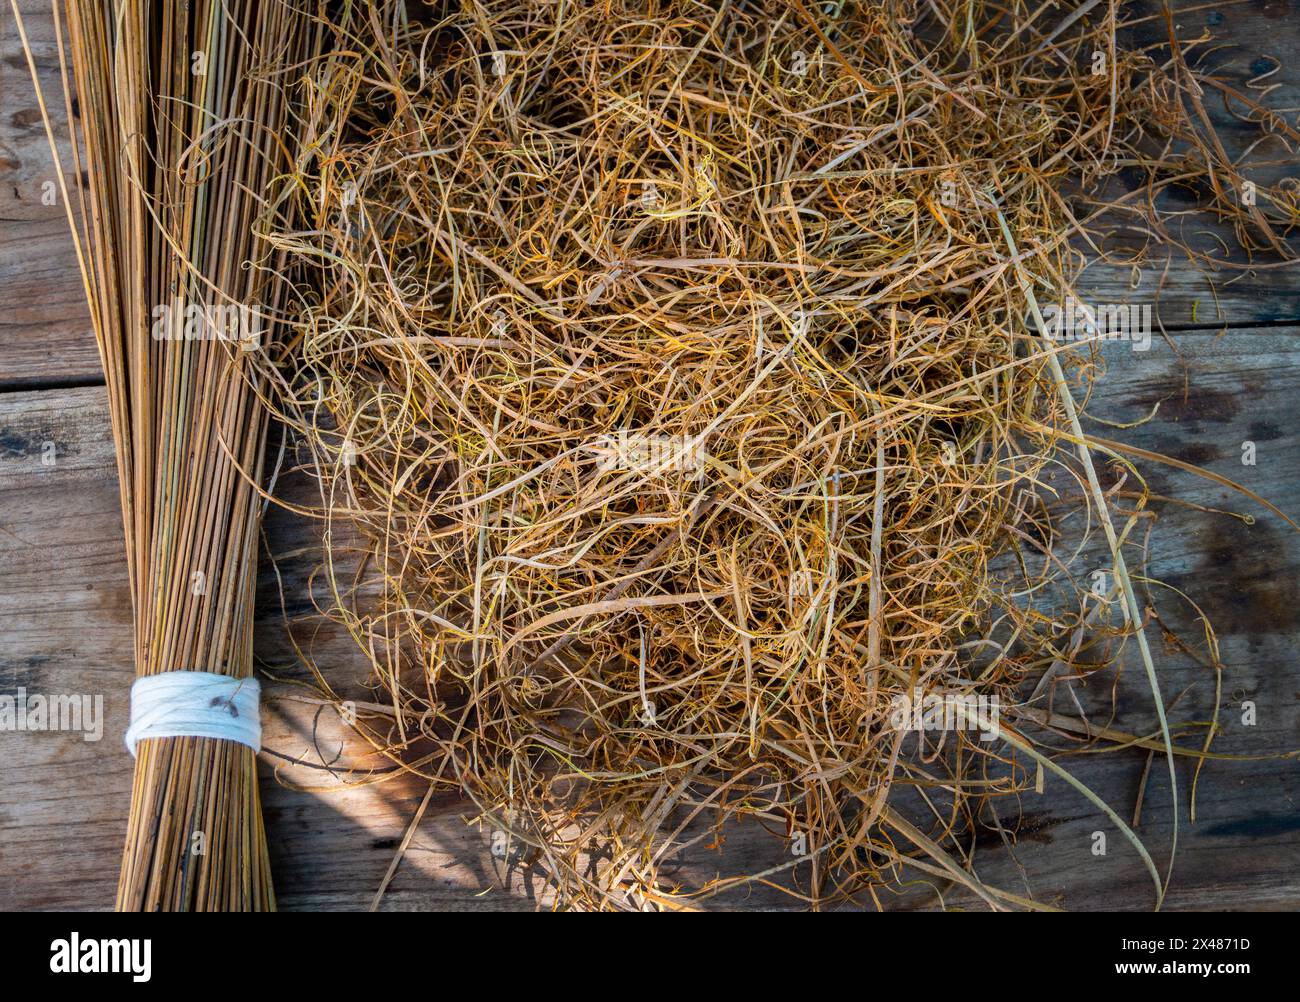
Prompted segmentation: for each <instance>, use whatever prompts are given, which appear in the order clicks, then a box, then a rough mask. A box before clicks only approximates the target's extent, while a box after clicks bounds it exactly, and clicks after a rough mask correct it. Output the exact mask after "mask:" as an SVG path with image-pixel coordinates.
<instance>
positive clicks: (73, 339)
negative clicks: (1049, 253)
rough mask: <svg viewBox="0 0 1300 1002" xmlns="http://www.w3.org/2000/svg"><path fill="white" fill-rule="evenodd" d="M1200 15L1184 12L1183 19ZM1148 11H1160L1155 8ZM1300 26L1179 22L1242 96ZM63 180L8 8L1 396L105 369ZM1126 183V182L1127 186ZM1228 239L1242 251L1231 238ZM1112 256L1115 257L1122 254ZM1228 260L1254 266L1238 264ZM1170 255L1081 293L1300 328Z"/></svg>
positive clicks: (1264, 14)
mask: <svg viewBox="0 0 1300 1002" xmlns="http://www.w3.org/2000/svg"><path fill="white" fill-rule="evenodd" d="M1200 6H1202V5H1201V4H1199V3H1191V2H1181V3H1176V4H1174V7H1175V9H1180V8H1183V7H1200ZM1145 7H1146V8H1148V9H1150V10H1158V9H1159V5H1158V4H1155V3H1150V2H1148V3H1146V4H1145ZM19 8H20V10H22V12H23V20H24V24H25V25H26V30H27V35H28V39H29V41H30V42H31V44H32V49H33V55H34V56H35V60H36V63H37V67H38V71H39V75H40V80H41V85H42V88H43V91H44V93H45V95H46V101H47V104H48V106H49V108H50V111H51V114H52V117H53V120H54V122H55V125H56V131H57V139H58V142H59V145H60V151H61V152H60V156H61V158H62V160H63V161H64V163H65V166H70V164H71V161H70V159H69V157H68V141H67V128H66V124H67V114H66V112H65V110H64V107H63V102H62V98H61V90H60V82H59V72H58V55H57V49H56V47H55V42H54V38H55V33H54V24H53V19H52V17H51V14H50V3H49V0H20V3H19ZM1296 16H1300V8H1298V7H1297V5H1296V4H1295V3H1293V2H1290V0H1269V2H1263V3H1259V2H1252V3H1250V4H1246V5H1241V6H1237V7H1229V8H1225V9H1224V10H1223V11H1210V10H1196V11H1194V12H1193V13H1190V14H1188V15H1186V16H1185V17H1180V18H1179V21H1178V23H1179V27H1180V31H1181V33H1182V37H1184V38H1185V39H1192V38H1196V37H1198V36H1199V35H1200V34H1201V32H1203V31H1209V32H1212V33H1213V34H1214V35H1215V36H1216V37H1218V38H1219V39H1220V40H1221V41H1222V42H1223V43H1224V44H1223V45H1222V47H1220V48H1219V49H1216V50H1215V52H1214V53H1213V55H1212V56H1209V57H1207V59H1208V65H1211V66H1213V67H1215V68H1217V69H1219V70H1221V72H1222V73H1223V74H1224V76H1225V77H1226V78H1227V79H1228V80H1230V81H1231V82H1232V85H1233V86H1234V87H1235V88H1237V89H1238V90H1240V91H1242V92H1243V93H1250V94H1255V95H1257V94H1258V92H1257V91H1256V90H1252V89H1251V87H1250V86H1249V81H1250V80H1251V79H1252V78H1254V77H1257V76H1259V75H1260V74H1262V73H1265V72H1268V71H1270V70H1272V69H1273V68H1274V66H1275V64H1274V63H1273V62H1271V61H1270V60H1268V58H1267V55H1269V54H1271V55H1275V56H1279V57H1285V56H1286V55H1288V54H1289V53H1291V52H1293V51H1294V50H1295V48H1296V46H1297V37H1296V35H1295V33H1294V31H1293V30H1292V32H1291V34H1290V35H1289V36H1288V34H1287V26H1288V25H1292V26H1293V25H1294V23H1295V22H1294V21H1288V18H1294V17H1296ZM1161 30H1163V28H1162V26H1161V25H1160V24H1159V23H1157V22H1155V21H1151V22H1148V23H1146V24H1143V25H1141V26H1140V29H1139V30H1137V31H1135V33H1134V35H1135V42H1137V43H1144V42H1150V41H1151V40H1153V39H1154V38H1155V37H1156V36H1157V35H1158V33H1159V31H1161ZM1268 83H1269V84H1276V85H1277V89H1276V90H1275V91H1274V92H1273V93H1272V95H1271V97H1270V103H1271V104H1272V105H1274V106H1275V107H1278V108H1282V109H1288V110H1287V111H1286V112H1285V114H1284V117H1285V119H1286V121H1288V122H1289V123H1290V125H1291V126H1292V127H1293V128H1295V127H1297V125H1300V116H1298V115H1297V113H1296V109H1297V108H1298V107H1300V68H1297V66H1296V64H1295V62H1294V61H1287V60H1286V59H1283V61H1282V63H1281V67H1280V69H1279V70H1278V72H1277V73H1276V74H1274V75H1273V76H1271V77H1270V78H1269V79H1268ZM1206 109H1207V111H1208V112H1209V113H1210V115H1211V117H1212V119H1213V120H1214V122H1215V125H1216V128H1217V129H1218V130H1219V132H1220V136H1221V139H1222V140H1223V144H1224V147H1225V149H1226V150H1227V152H1228V154H1229V155H1230V156H1233V157H1239V156H1241V155H1242V154H1243V153H1244V152H1245V151H1246V149H1247V148H1248V146H1249V144H1250V143H1252V142H1253V141H1254V140H1255V139H1256V138H1258V130H1257V129H1256V128H1255V127H1254V126H1252V125H1249V124H1247V123H1245V122H1244V121H1243V120H1242V118H1243V114H1244V108H1243V107H1242V106H1241V105H1240V103H1239V102H1233V101H1231V100H1228V99H1225V97H1224V96H1223V95H1221V94H1212V95H1208V96H1207V98H1206ZM75 112H76V109H75V107H74V113H75ZM1254 156H1255V158H1256V159H1258V160H1261V161H1263V160H1271V161H1274V164H1273V166H1271V167H1268V168H1262V169H1261V170H1260V171H1259V172H1258V182H1259V183H1261V184H1262V183H1269V182H1271V181H1273V180H1275V179H1276V178H1278V177H1281V176H1288V175H1289V176H1300V160H1297V157H1296V156H1295V154H1293V153H1291V152H1290V151H1288V150H1287V149H1286V147H1285V146H1283V145H1282V143H1281V142H1280V141H1279V140H1268V141H1267V142H1266V143H1265V144H1264V145H1263V146H1261V147H1259V148H1258V149H1256V151H1255V153H1254ZM55 178H56V174H55V172H54V166H53V159H52V157H51V155H50V150H49V144H48V142H47V140H46V136H45V130H44V128H43V126H42V124H41V118H40V111H39V108H38V105H37V102H36V97H35V92H34V90H33V88H32V84H31V80H30V76H29V73H28V69H27V63H26V60H25V58H24V56H23V54H22V49H21V45H20V42H19V37H18V31H17V28H16V26H15V24H14V23H13V15H12V13H11V12H10V10H9V5H8V3H5V4H4V5H3V6H0V221H3V229H0V388H10V389H13V388H27V387H31V388H35V387H40V386H47V385H66V384H67V383H76V382H84V381H87V380H95V379H98V377H99V359H98V355H97V353H96V351H95V346H94V343H93V339H92V337H91V335H90V321H89V315H88V313H87V311H86V308H85V304H84V302H83V295H82V290H81V279H80V276H79V273H78V271H77V267H76V257H75V255H74V253H73V249H72V246H71V243H70V242H69V241H68V239H67V232H66V229H67V228H66V217H65V212H64V208H63V206H62V203H61V201H59V202H56V203H55V204H52V205H47V204H45V203H44V202H43V201H42V195H43V193H44V191H45V188H44V186H45V185H46V184H47V182H51V181H53V180H55ZM66 181H67V184H68V185H69V190H70V191H72V190H74V187H75V185H76V184H78V183H80V179H79V178H76V177H72V176H69V177H67V178H66ZM1122 183H1123V181H1122V179H1121V181H1120V185H1121V189H1122ZM74 201H75V197H74ZM1162 207H1163V208H1164V209H1165V210H1167V211H1170V212H1173V211H1178V210H1185V209H1187V208H1188V207H1189V203H1188V201H1187V200H1186V199H1181V200H1180V199H1178V198H1174V197H1170V198H1167V199H1165V200H1164V201H1163V202H1162ZM1204 223H1205V221H1204V220H1203V219H1199V218H1195V217H1193V218H1192V219H1189V220H1188V221H1187V222H1186V223H1185V224H1180V223H1179V222H1178V221H1177V220H1174V221H1171V223H1170V226H1171V229H1172V230H1173V231H1174V232H1178V233H1179V234H1180V238H1181V239H1184V240H1186V241H1188V242H1189V243H1191V244H1192V245H1194V246H1195V247H1197V248H1198V249H1200V250H1202V251H1204V252H1207V253H1209V252H1211V251H1214V252H1216V253H1217V250H1218V248H1219V247H1220V244H1218V243H1217V242H1216V240H1215V236H1214V234H1213V232H1202V230H1205V229H1206V227H1205V225H1204ZM1210 229H1211V231H1212V229H1213V228H1212V227H1211V228H1210ZM1228 243H1229V245H1232V241H1231V239H1230V238H1229V240H1228ZM1294 243H1295V246H1296V247H1297V250H1298V251H1300V241H1295V242H1294ZM1108 249H1111V250H1116V249H1117V245H1110V246H1109V247H1108ZM1090 256H1091V255H1090ZM1230 257H1231V259H1232V260H1237V261H1240V260H1242V258H1241V256H1240V255H1239V254H1238V255H1231V256H1230ZM1167 259H1169V252H1168V250H1167V249H1165V248H1161V247H1158V246H1157V247H1154V248H1152V250H1151V253H1150V260H1149V261H1148V263H1146V264H1145V265H1144V266H1143V267H1141V268H1140V269H1137V270H1136V271H1135V270H1134V268H1132V267H1130V266H1125V265H1106V264H1102V263H1099V262H1097V261H1096V260H1093V261H1092V263H1090V264H1089V265H1088V267H1087V269H1086V270H1085V272H1084V277H1083V282H1082V285H1081V291H1082V292H1084V293H1085V294H1086V295H1087V297H1088V298H1089V299H1090V300H1092V301H1095V302H1099V303H1118V302H1135V303H1146V304H1151V305H1152V306H1153V308H1154V309H1155V310H1156V312H1157V316H1158V317H1159V320H1160V322H1162V323H1163V324H1164V325H1165V326H1166V327H1168V328H1169V329H1171V330H1174V329H1178V330H1181V329H1188V328H1197V327H1200V328H1214V329H1217V328H1219V327H1222V326H1224V325H1233V326H1252V325H1254V326H1258V325H1263V324H1275V325H1280V326H1287V325H1294V324H1296V323H1300V289H1297V286H1296V283H1295V281H1294V279H1293V278H1292V277H1291V275H1292V272H1289V271H1278V270H1275V269H1261V270H1258V271H1244V272H1243V271H1232V270H1224V271H1220V272H1218V273H1213V272H1210V273H1201V272H1198V271H1196V270H1193V269H1189V268H1186V267H1173V268H1170V269H1168V270H1166V262H1167Z"/></svg>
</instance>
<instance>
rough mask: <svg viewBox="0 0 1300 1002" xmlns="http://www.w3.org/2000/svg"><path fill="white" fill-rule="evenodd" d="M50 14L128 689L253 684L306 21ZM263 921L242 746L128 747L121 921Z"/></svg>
mask: <svg viewBox="0 0 1300 1002" xmlns="http://www.w3.org/2000/svg"><path fill="white" fill-rule="evenodd" d="M11 2H12V0H11ZM60 5H61V6H62V11H60ZM54 14H55V28H56V40H57V43H58V47H59V54H60V67H61V69H62V71H63V82H64V97H65V104H66V110H67V113H68V119H69V122H70V123H71V122H73V120H74V118H76V117H78V115H79V117H80V129H79V130H77V129H72V130H71V131H72V132H73V133H74V135H73V143H72V160H73V162H72V163H71V164H67V163H58V167H59V176H60V181H61V183H63V184H64V185H65V187H64V191H63V195H64V203H65V204H66V205H68V206H69V212H68V218H69V222H70V224H71V225H72V229H73V235H74V239H75V243H76V245H77V256H78V262H79V265H80V268H81V271H82V277H83V280H84V283H85V289H86V295H87V299H88V301H89V305H90V311H91V316H92V320H93V324H94V329H95V334H96V337H97V339H98V343H99V349H100V353H101V357H102V361H103V366H104V376H105V382H106V384H107V390H108V399H109V405H110V412H111V416H112V424H113V436H114V440H115V443H116V446H117V465H118V474H119V478H120V485H121V502H122V513H123V523H124V528H125V536H126V549H127V557H128V565H129V573H130V583H131V590H132V597H133V602H134V616H135V663H136V672H137V675H138V676H145V675H153V674H157V673H161V672H173V671H187V670H198V671H206V672H212V673H217V674H221V675H229V676H234V677H238V678H243V677H248V676H250V675H251V674H252V670H253V665H252V654H253V597H254V587H255V580H256V566H257V560H256V557H257V538H258V532H257V530H258V517H259V513H260V508H261V505H262V500H261V497H260V494H259V489H258V483H259V480H260V477H261V475H262V465H263V455H264V452H265V443H266V437H267V421H266V417H265V412H264V409H263V408H262V406H261V404H260V402H259V384H258V377H257V375H256V364H255V361H256V359H255V356H256V355H257V353H258V352H262V351H265V350H266V347H267V345H268V342H269V341H271V340H273V339H274V338H275V336H276V332H277V326H278V322H279V320H281V319H282V312H281V311H282V299H283V298H284V286H283V282H282V280H281V277H280V274H279V271H280V268H281V267H282V265H283V261H282V260H281V259H280V254H279V252H277V251H275V250H274V249H273V248H272V247H271V246H270V245H269V244H268V243H267V242H266V241H264V240H263V239H262V238H261V237H259V235H258V234H259V233H260V232H263V230H264V228H265V226H266V225H267V224H268V223H269V221H270V220H271V219H273V218H274V217H275V215H276V213H277V212H279V211H281V209H282V206H283V205H284V204H285V200H286V198H287V195H283V194H277V192H281V193H283V192H284V189H285V188H286V186H287V184H288V182H287V181H286V180H285V179H286V178H288V177H290V176H291V174H292V167H293V164H294V158H295V156H296V155H297V154H296V150H295V146H294V142H293V139H292V136H293V135H294V132H295V128H294V126H295V120H294V118H293V116H292V113H291V108H292V105H293V97H294V94H293V91H294V87H295V84H296V82H298V81H299V80H301V75H302V74H303V72H304V69H303V68H304V66H305V65H307V63H308V60H309V57H310V54H311V52H312V51H313V48H315V49H316V50H318V49H319V47H320V45H321V44H322V37H323V35H322V31H321V26H320V25H319V23H317V22H315V21H314V20H313V18H312V17H311V15H310V13H309V11H308V9H307V8H306V7H305V6H304V5H302V4H300V3H297V2H296V0H265V2H261V0H190V2H188V3H184V4H181V3H173V2H171V0H56V2H55V11H54ZM15 15H18V11H17V6H16V4H15ZM18 21H19V27H20V30H22V29H21V17H18ZM23 41H24V45H25V46H26V45H27V41H26V37H25V34H24V38H23ZM65 52H66V53H70V69H69V60H68V58H67V57H66V56H65ZM28 56H29V60H30V56H31V51H30V48H29V47H28ZM31 66H32V69H33V76H35V67H34V62H32V64H31ZM74 84H75V90H74V87H73V85H74ZM38 92H39V86H38ZM74 93H75V95H76V96H75V99H74V98H73V97H72V95H73V94H74ZM41 100H42V110H43V113H44V115H45V119H46V126H47V129H48V130H49V134H50V139H51V148H52V149H54V150H55V158H56V161H57V160H58V159H59V154H58V152H57V148H56V147H55V144H54V140H53V136H54V133H53V129H52V127H51V125H50V118H51V116H50V114H49V111H48V109H47V108H46V107H45V103H44V98H42V99H41ZM78 131H79V133H80V134H79V135H77V134H76V133H77V132H78ZM83 171H84V172H85V173H84V176H85V177H86V179H87V182H86V183H85V184H84V185H83V186H80V187H78V188H77V189H76V191H75V192H74V193H72V194H71V196H69V192H68V190H67V187H66V181H65V180H64V178H65V177H66V176H67V175H68V174H69V173H71V174H72V176H74V177H82V176H83ZM70 197H71V198H72V199H75V203H73V204H69V198H70ZM76 210H79V214H78V212H77V211H76ZM274 904H275V899H274V892H273V889H272V883H271V874H270V864H269V858H268V851H267V840H266V834H265V830H264V827H263V823H262V816H261V805H260V801H259V796H258V786H257V772H256V763H255V755H254V752H253V750H252V749H251V748H249V747H247V746H245V745H243V744H239V743H236V742H234V741H230V740H224V739H217V738H207V737H160V738H153V739H149V740H145V741H142V742H140V744H139V747H138V750H137V759H136V767H135V780H134V787H133V790H132V800H131V810H130V819H129V822H128V829H127V838H126V848H125V853H124V856H123V861H122V872H121V878H120V881H119V885H118V894H117V907H118V908H119V909H121V910H148V911H154V910H263V909H271V908H274Z"/></svg>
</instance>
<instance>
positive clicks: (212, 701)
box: [126, 671, 262, 755]
mask: <svg viewBox="0 0 1300 1002" xmlns="http://www.w3.org/2000/svg"><path fill="white" fill-rule="evenodd" d="M261 695H262V687H261V685H260V684H259V683H258V681H257V679H255V678H232V677H231V676H229V675H215V674H213V673H212V672H207V671H169V672H163V673H162V674H160V675H142V676H141V677H140V678H137V679H136V680H135V684H134V685H132V686H131V726H130V727H128V728H127V731H126V747H127V749H128V750H129V751H130V752H131V754H132V755H135V753H136V752H135V746H136V745H137V744H139V743H140V742H141V741H144V740H145V739H147V738H225V739H226V740H227V741H238V742H239V743H240V744H243V745H248V747H249V748H252V749H253V751H255V752H257V751H261V750H262V718H261V713H260V706H259V703H260V701H261Z"/></svg>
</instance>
